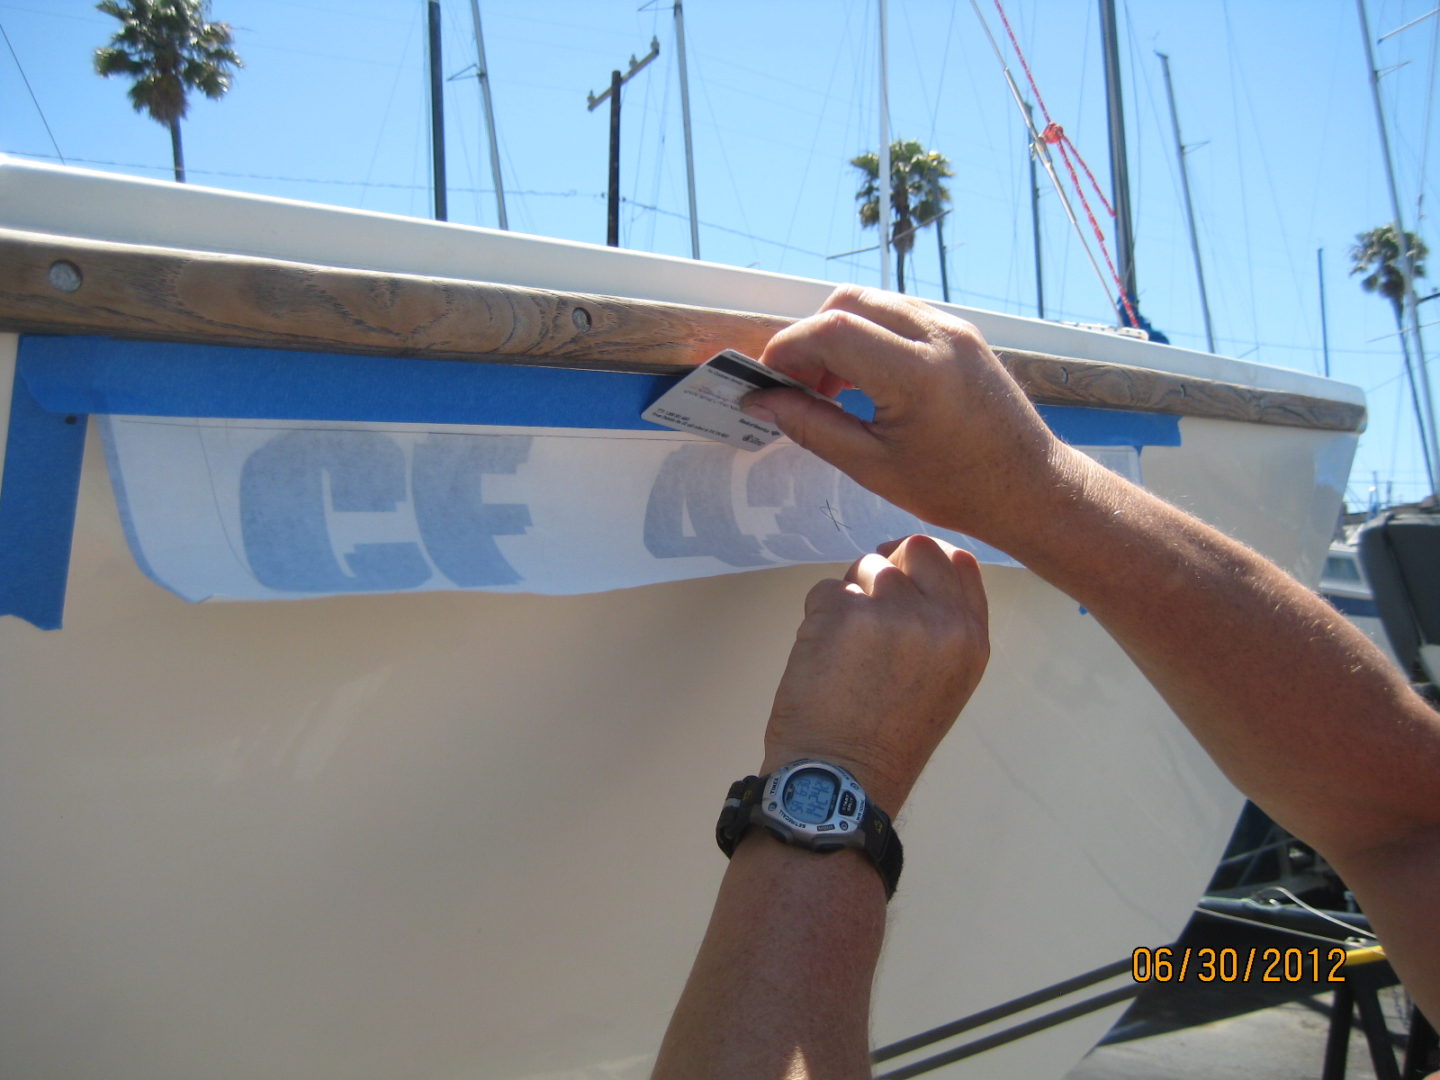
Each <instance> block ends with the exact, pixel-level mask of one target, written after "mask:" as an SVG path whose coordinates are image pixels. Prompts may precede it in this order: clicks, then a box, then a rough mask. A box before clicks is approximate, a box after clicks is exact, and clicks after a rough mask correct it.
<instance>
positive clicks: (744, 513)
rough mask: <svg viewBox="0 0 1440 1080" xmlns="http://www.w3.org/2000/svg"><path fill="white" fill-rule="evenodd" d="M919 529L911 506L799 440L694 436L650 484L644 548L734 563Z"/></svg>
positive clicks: (842, 547)
mask: <svg viewBox="0 0 1440 1080" xmlns="http://www.w3.org/2000/svg"><path fill="white" fill-rule="evenodd" d="M913 528H914V523H913V521H912V520H911V519H910V518H909V517H908V515H906V514H905V513H904V512H903V511H901V510H899V509H898V508H896V507H895V506H892V505H891V504H890V503H888V502H886V501H885V500H884V499H881V498H880V497H879V496H878V495H875V494H873V493H872V492H869V491H866V490H865V489H864V488H862V487H861V486H860V485H859V484H857V483H855V482H854V481H853V480H851V479H850V478H849V477H847V476H845V475H844V474H843V473H841V472H839V471H838V470H836V469H834V468H831V467H830V466H829V465H826V464H825V463H824V462H822V461H820V460H819V459H818V458H816V457H815V456H814V455H812V454H809V453H806V452H805V451H804V450H802V449H800V447H798V446H794V445H780V446H775V447H772V448H771V449H769V450H767V451H762V452H761V453H759V454H754V455H752V454H737V453H735V451H734V450H732V449H731V448H729V447H726V446H708V445H698V444H697V445H686V446H681V447H679V448H677V449H675V450H673V451H671V452H670V455H669V456H668V457H667V458H666V459H665V461H664V463H663V464H662V465H661V467H660V472H659V474H658V475H657V476H656V478H655V484H654V487H652V488H651V490H650V499H649V502H648V504H647V506H646V510H645V547H646V550H648V551H649V552H650V554H651V555H654V556H655V557H656V558H661V559H670V558H682V557H686V556H709V557H711V558H716V559H719V560H720V561H721V562H724V563H727V564H729V565H730V566H735V567H749V566H767V565H771V564H774V563H789V562H831V561H834V562H843V561H848V560H850V559H853V558H855V556H856V555H860V554H863V553H865V552H867V551H873V550H874V549H875V546H876V545H877V544H880V543H882V542H884V541H885V540H893V539H895V538H896V537H899V536H904V535H905V534H906V533H908V532H910V531H911V530H912V529H913Z"/></svg>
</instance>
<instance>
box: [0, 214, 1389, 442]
mask: <svg viewBox="0 0 1440 1080" xmlns="http://www.w3.org/2000/svg"><path fill="white" fill-rule="evenodd" d="M792 321H793V320H791V319H787V318H782V317H779V316H774V315H757V314H752V313H749V312H742V311H726V310H721V309H715V308H701V307H693V306H689V305H685V304H669V303H659V302H655V301H650V300H632V299H627V298H623V297H616V296H600V295H592V294H589V293H569V292H554V291H550V290H546V289H531V288H522V287H519V286H514V285H499V284H492V283H489V282H476V281H464V280H458V279H454V278H432V277H423V276H420V275H413V274H389V273H379V272H376V271H372V270H354V269H348V268H344V267H334V266H321V265H314V264H309V263H298V262H286V261H282V260H278V259H261V258H251V257H248V256H240V255H225V254H216V253H214V252H206V251H190V250H181V249H174V248H160V247H146V246H141V245H136V244H118V243H110V242H104V241H95V240H81V239H75V238H70V237H62V236H54V235H50V234H44V233H28V232H21V231H18V230H10V229H0V329H4V330H11V331H26V332H31V333H46V334H105V335H111V336H115V337H125V338H138V339H142V340H151V341H185V342H201V343H206V344H212V345H239V346H258V347H263V348H272V349H274V348H279V349H296V350H308V351H314V352H345V353H361V354H368V355H389V356H409V357H423V358H429V359H435V360H456V361H472V362H474V361H482V362H501V363H511V364H542V365H547V366H551V367H581V368H597V369H604V370H610V371H643V372H663V373H674V372H679V371H683V370H685V369H686V368H689V367H692V366H694V365H695V364H698V363H701V362H703V361H704V360H705V359H707V358H708V357H710V356H712V355H713V354H714V353H716V352H718V351H719V350H720V349H722V348H733V349H739V350H740V351H741V352H745V353H749V354H750V355H752V356H753V355H758V354H759V353H760V351H761V350H762V349H763V348H764V346H765V343H766V342H767V341H768V340H769V339H770V337H771V336H772V335H773V334H775V332H776V331H778V330H779V329H781V328H782V327H784V326H787V325H788V324H789V323H790V322H792ZM996 352H997V354H998V355H999V356H1000V359H1001V361H1002V362H1003V363H1004V364H1005V365H1006V366H1007V367H1008V368H1009V370H1010V372H1011V374H1013V375H1014V376H1015V378H1016V379H1017V380H1018V381H1019V383H1020V385H1021V386H1022V387H1023V388H1024V389H1025V392H1026V393H1027V394H1029V395H1030V397H1031V398H1032V399H1033V400H1035V401H1037V402H1040V403H1046V404H1059V405H1089V406H1099V407H1104V408H1118V409H1134V410H1142V411H1148V412H1162V413H1172V414H1178V415H1182V416H1203V417H1212V418H1219V419H1226V420H1241V421H1247V422H1250V423H1261V424H1284V425H1289V426H1293V427H1308V428H1320V429H1325V430H1332V431H1359V430H1362V429H1363V427H1364V422H1365V410H1364V408H1363V407H1361V406H1358V405H1350V404H1346V403H1343V402H1335V401H1330V400H1327V399H1324V398H1317V397H1311V396H1307V395H1301V394H1285V393H1277V392H1274V391H1269V390H1260V389H1256V388H1254V387H1249V386H1244V385H1240V384H1237V383H1227V382H1219V381H1215V380H1211V379H1200V378H1193V377H1190V376H1183V375H1171V374H1167V373H1164V372H1157V371H1151V370H1149V369H1146V368H1138V367H1130V366H1126V365H1121V364H1111V363H1102V362H1098V361H1094V360H1083V359H1079V358H1074V357H1062V356H1050V355H1046V354H1042V353H1034V352H1023V351H1019V350H1014V349H1003V348H1001V349H997V350H996Z"/></svg>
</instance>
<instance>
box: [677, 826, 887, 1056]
mask: <svg viewBox="0 0 1440 1080" xmlns="http://www.w3.org/2000/svg"><path fill="white" fill-rule="evenodd" d="M884 929H885V890H884V887H883V885H882V884H881V881H880V878H879V876H878V875H877V874H876V873H875V869H874V867H872V866H870V865H868V864H867V863H866V861H865V858H864V856H863V855H861V854H859V853H858V852H856V851H844V852H839V853H837V854H835V855H815V854H812V853H811V852H808V851H802V850H799V849H796V848H790V847H786V846H785V845H783V844H780V843H778V842H777V841H775V840H772V839H771V838H770V837H768V836H765V835H763V834H761V833H758V832H756V831H755V830H752V831H751V834H750V835H749V836H747V837H746V838H745V839H744V840H742V841H741V842H740V846H739V847H738V848H737V849H736V851H735V855H734V857H733V858H732V860H731V862H730V865H729V867H728V868H727V869H726V872H725V878H724V881H723V882H722V884H721V887H720V892H719V895H718V897H717V899H716V902H715V910H714V912H713V914H712V915H711V919H710V927H709V929H708V930H707V931H706V934H705V940H704V942H703V944H702V945H701V946H700V952H699V955H698V956H697V957H696V960H695V966H694V968H693V970H692V971H691V974H690V979H689V981H688V983H687V984H686V987H685V992H684V994H683V995H682V996H681V998H680V1002H679V1004H678V1005H677V1006H676V1009H675V1014H674V1016H673V1017H672V1019H671V1021H670V1028H669V1030H668V1031H667V1033H666V1036H665V1041H664V1043H663V1045H662V1046H661V1049H660V1056H659V1059H658V1060H657V1062H656V1065H655V1072H654V1076H655V1077H656V1080H669V1078H678V1080H691V1078H697V1080H700V1078H705V1077H716V1078H721V1077H724V1078H727V1080H728V1078H730V1077H737V1076H744V1077H754V1078H756V1080H768V1078H770V1077H777V1078H779V1077H785V1078H787V1080H792V1078H794V1080H799V1078H802V1077H825V1078H830V1077H834V1078H836V1080H843V1078H846V1077H857V1078H858V1077H868V1076H869V1075H870V1056H869V1050H870V1044H869V1001H870V984H871V981H872V980H873V978H874V974H875V964H876V962H877V960H878V958H879V955H880V944H881V941H882V939H883V936H884Z"/></svg>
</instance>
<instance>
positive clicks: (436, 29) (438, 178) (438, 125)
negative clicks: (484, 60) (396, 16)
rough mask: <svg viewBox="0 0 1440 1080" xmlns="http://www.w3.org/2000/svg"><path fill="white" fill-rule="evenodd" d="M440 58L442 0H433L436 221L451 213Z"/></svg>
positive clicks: (432, 145)
mask: <svg viewBox="0 0 1440 1080" xmlns="http://www.w3.org/2000/svg"><path fill="white" fill-rule="evenodd" d="M440 62H441V61H440V0H430V153H431V160H432V163H433V172H434V177H433V180H434V183H435V220H436V221H444V220H446V217H447V215H448V213H449V211H448V209H447V208H446V204H445V80H444V78H443V77H442V76H441V74H440Z"/></svg>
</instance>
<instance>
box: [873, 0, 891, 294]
mask: <svg viewBox="0 0 1440 1080" xmlns="http://www.w3.org/2000/svg"><path fill="white" fill-rule="evenodd" d="M885 10H886V3H885V0H880V175H879V176H877V177H876V180H877V181H879V192H878V194H879V197H880V287H881V288H882V289H888V288H890V214H891V209H890V56H889V53H890V43H889V39H888V38H887V36H886V30H885V23H886V18H885Z"/></svg>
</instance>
